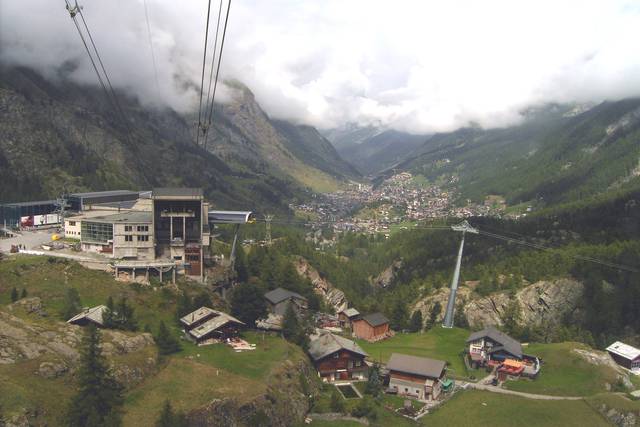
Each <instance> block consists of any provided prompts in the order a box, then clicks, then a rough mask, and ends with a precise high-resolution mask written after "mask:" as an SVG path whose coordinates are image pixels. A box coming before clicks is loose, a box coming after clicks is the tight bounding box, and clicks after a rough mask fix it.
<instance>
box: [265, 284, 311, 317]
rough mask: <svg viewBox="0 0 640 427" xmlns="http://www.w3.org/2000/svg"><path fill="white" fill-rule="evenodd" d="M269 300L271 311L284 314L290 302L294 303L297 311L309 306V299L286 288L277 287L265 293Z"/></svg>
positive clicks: (268, 304) (268, 306)
mask: <svg viewBox="0 0 640 427" xmlns="http://www.w3.org/2000/svg"><path fill="white" fill-rule="evenodd" d="M264 298H265V299H266V300H267V309H268V310H269V312H270V313H273V314H277V315H279V316H284V314H285V313H286V311H287V307H288V306H289V304H294V308H295V309H296V312H298V313H299V312H301V311H303V310H306V309H307V307H308V303H307V299H306V298H305V297H303V296H302V295H300V294H297V293H295V292H292V291H290V290H288V289H284V288H276V289H274V290H272V291H269V292H267V293H266V294H264Z"/></svg>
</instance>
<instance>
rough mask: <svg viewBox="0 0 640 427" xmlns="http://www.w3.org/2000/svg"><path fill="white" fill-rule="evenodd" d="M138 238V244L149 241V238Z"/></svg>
mask: <svg viewBox="0 0 640 427" xmlns="http://www.w3.org/2000/svg"><path fill="white" fill-rule="evenodd" d="M137 237H138V242H148V241H149V236H137Z"/></svg>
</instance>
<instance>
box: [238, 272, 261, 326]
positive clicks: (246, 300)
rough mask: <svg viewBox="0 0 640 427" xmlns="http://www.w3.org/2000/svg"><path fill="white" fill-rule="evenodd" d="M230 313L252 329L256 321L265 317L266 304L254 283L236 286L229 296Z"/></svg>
mask: <svg viewBox="0 0 640 427" xmlns="http://www.w3.org/2000/svg"><path fill="white" fill-rule="evenodd" d="M231 313H232V314H233V315H234V316H236V317H237V318H238V319H240V320H242V321H243V322H244V323H246V324H247V325H249V327H252V326H253V325H255V322H256V320H258V319H262V318H264V317H265V316H266V315H267V304H266V302H265V300H264V296H263V294H262V290H261V289H260V288H259V287H258V286H257V285H256V284H254V283H243V284H241V285H239V286H236V287H235V288H234V289H233V293H232V294H231Z"/></svg>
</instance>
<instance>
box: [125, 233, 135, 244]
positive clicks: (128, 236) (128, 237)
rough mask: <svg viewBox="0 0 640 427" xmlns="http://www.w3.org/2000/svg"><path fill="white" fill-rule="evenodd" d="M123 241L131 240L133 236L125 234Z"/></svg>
mask: <svg viewBox="0 0 640 427" xmlns="http://www.w3.org/2000/svg"><path fill="white" fill-rule="evenodd" d="M124 241H125V242H133V236H132V235H130V234H129V235H126V236H124Z"/></svg>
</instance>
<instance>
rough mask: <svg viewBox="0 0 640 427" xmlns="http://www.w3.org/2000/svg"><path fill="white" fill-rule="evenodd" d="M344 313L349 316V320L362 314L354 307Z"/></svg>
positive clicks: (343, 311)
mask: <svg viewBox="0 0 640 427" xmlns="http://www.w3.org/2000/svg"><path fill="white" fill-rule="evenodd" d="M342 313H344V315H345V316H347V317H348V318H352V317H356V316H359V315H360V312H359V311H358V310H356V309H355V308H353V307H351V308H347V309H344V310H342Z"/></svg>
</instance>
